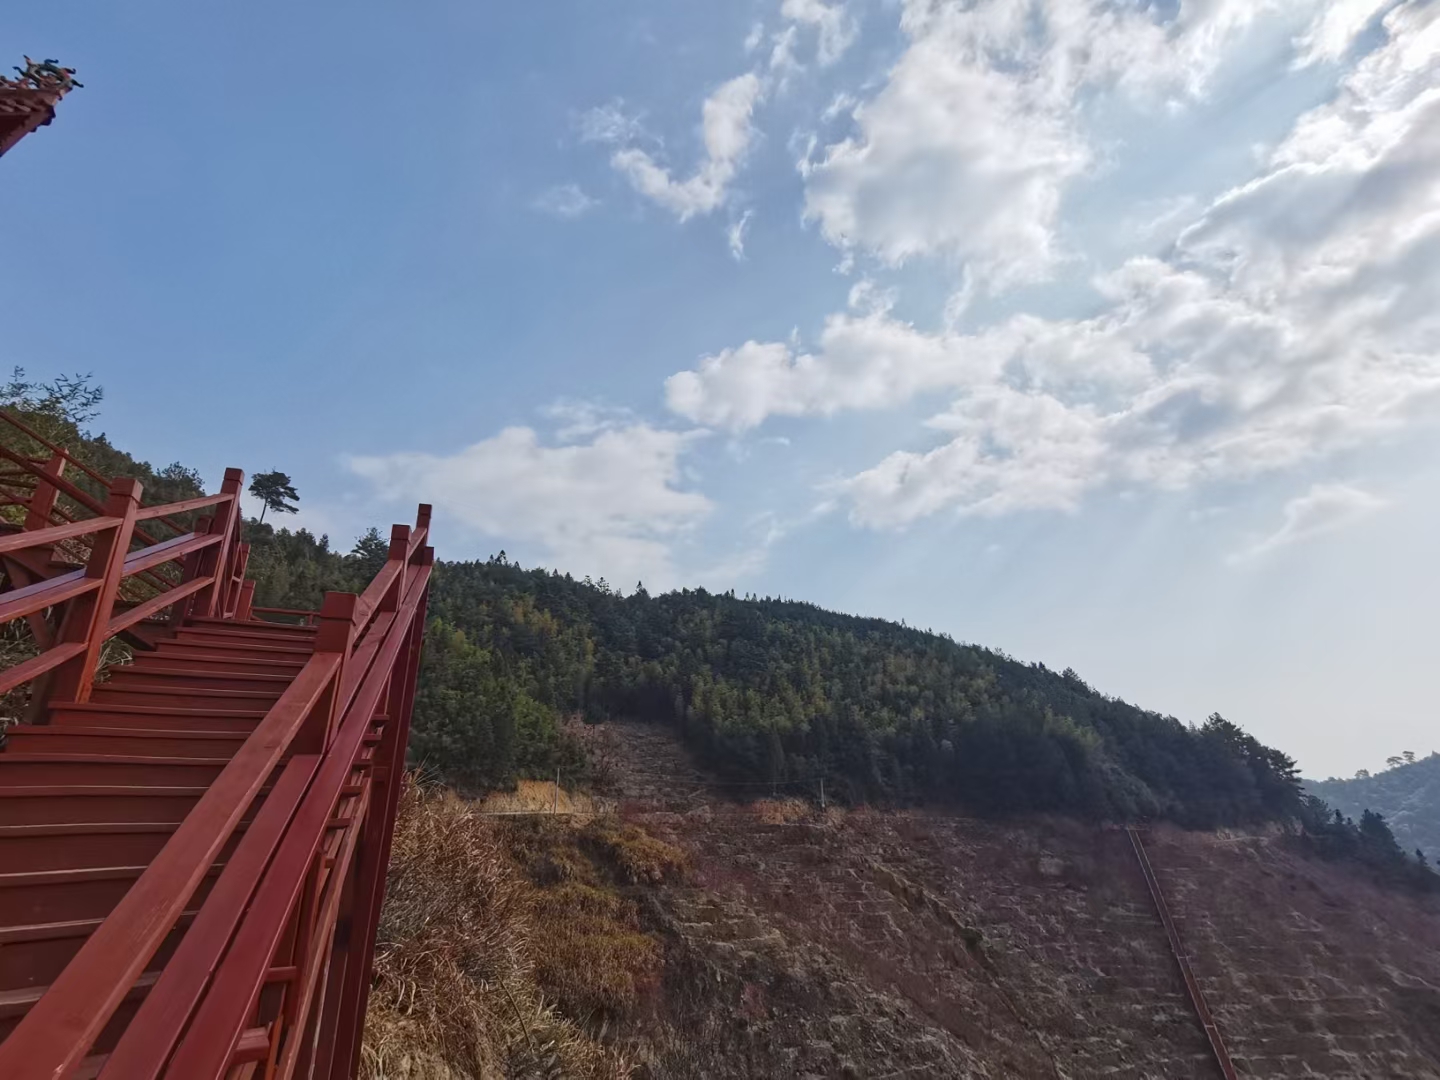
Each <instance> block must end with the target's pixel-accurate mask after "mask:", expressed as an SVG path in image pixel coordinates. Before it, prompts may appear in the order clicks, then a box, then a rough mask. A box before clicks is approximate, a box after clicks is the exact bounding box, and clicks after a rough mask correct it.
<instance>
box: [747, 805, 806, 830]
mask: <svg viewBox="0 0 1440 1080" xmlns="http://www.w3.org/2000/svg"><path fill="white" fill-rule="evenodd" d="M750 813H752V814H754V815H755V817H756V818H757V819H758V820H759V821H761V822H763V823H764V824H766V825H793V824H794V823H795V822H797V821H807V820H809V819H810V818H813V817H814V816H815V808H814V807H812V806H811V805H810V804H809V803H807V802H806V801H805V800H804V799H761V800H759V801H758V802H755V803H752V804H751V805H750Z"/></svg>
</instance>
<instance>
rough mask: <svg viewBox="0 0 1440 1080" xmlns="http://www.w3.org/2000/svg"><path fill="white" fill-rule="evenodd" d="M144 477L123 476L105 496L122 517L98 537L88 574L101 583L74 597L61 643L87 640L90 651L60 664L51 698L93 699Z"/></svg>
mask: <svg viewBox="0 0 1440 1080" xmlns="http://www.w3.org/2000/svg"><path fill="white" fill-rule="evenodd" d="M143 490H144V488H143V487H142V486H141V484H140V481H139V480H129V479H120V480H112V481H111V483H110V497H109V499H107V500H106V502H105V516H106V517H116V518H119V519H120V524H119V525H117V526H116V527H115V528H113V529H107V530H106V531H105V532H103V533H101V534H99V535H98V536H96V537H95V546H94V547H93V548H92V549H91V552H90V562H89V564H88V565H87V566H86V567H85V576H86V577H89V578H99V579H100V582H101V584H100V588H99V589H96V590H93V591H91V592H88V593H85V594H84V595H83V596H77V597H76V598H75V599H74V600H72V601H71V602H70V610H69V612H67V613H66V615H65V622H64V625H62V626H61V628H60V633H59V635H58V639H57V643H58V644H64V643H70V642H77V641H83V642H85V651H84V652H83V653H81V654H80V655H79V656H77V657H75V659H73V660H69V661H67V662H66V663H64V664H61V665H60V666H59V667H58V668H56V669H55V681H54V682H53V683H52V689H51V692H50V698H49V700H50V702H51V703H57V702H72V701H73V702H83V701H89V700H90V689H91V687H92V686H93V685H94V681H95V668H96V667H97V666H98V664H99V663H100V650H101V648H102V647H103V646H104V644H105V629H106V627H107V626H108V625H109V623H110V615H111V613H112V612H113V611H114V609H115V598H116V597H117V596H118V595H119V593H120V582H121V580H122V578H123V577H124V572H125V556H126V554H127V553H128V552H129V551H130V537H131V535H132V534H133V533H134V531H135V513H136V511H138V510H139V509H140V493H141V492H142V491H143Z"/></svg>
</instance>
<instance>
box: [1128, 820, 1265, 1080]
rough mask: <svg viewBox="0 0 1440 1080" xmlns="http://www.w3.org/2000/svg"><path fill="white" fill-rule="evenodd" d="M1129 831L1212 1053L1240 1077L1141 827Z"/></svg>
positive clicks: (1232, 1079)
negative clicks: (1207, 1000) (1161, 886)
mask: <svg viewBox="0 0 1440 1080" xmlns="http://www.w3.org/2000/svg"><path fill="white" fill-rule="evenodd" d="M1125 831H1126V832H1127V833H1129V834H1130V846H1131V847H1133V848H1134V849H1135V859H1136V861H1137V862H1139V864H1140V872H1141V873H1142V874H1144V875H1145V884H1146V886H1147V887H1148V888H1149V889H1150V899H1151V901H1152V902H1153V903H1154V904H1155V911H1156V913H1157V914H1158V915H1159V916H1160V923H1161V925H1162V926H1164V927H1165V937H1166V939H1167V940H1168V941H1169V942H1170V955H1172V956H1173V957H1175V963H1176V965H1177V966H1178V967H1179V968H1180V977H1181V978H1182V979H1184V980H1185V993H1186V994H1188V995H1189V996H1190V1004H1191V1006H1192V1007H1193V1008H1194V1009H1195V1016H1196V1018H1197V1019H1199V1021H1200V1026H1201V1027H1202V1028H1203V1029H1204V1030H1205V1038H1206V1039H1208V1040H1209V1042H1210V1052H1211V1054H1212V1055H1213V1056H1214V1058H1215V1064H1216V1065H1218V1066H1219V1067H1220V1074H1221V1075H1222V1076H1224V1077H1225V1080H1238V1077H1237V1074H1236V1072H1235V1065H1234V1063H1233V1062H1232V1061H1231V1060H1230V1051H1229V1050H1227V1049H1226V1048H1225V1040H1224V1038H1222V1037H1221V1035H1220V1028H1219V1026H1218V1025H1217V1024H1216V1023H1215V1017H1213V1016H1212V1015H1211V1014H1210V1006H1209V1005H1207V1004H1206V1003H1205V994H1204V993H1203V992H1202V991H1201V989H1200V984H1199V982H1197V981H1196V979H1195V973H1194V972H1193V971H1191V970H1190V956H1189V954H1188V953H1186V951H1185V946H1184V944H1183V943H1182V942H1181V940H1180V931H1179V930H1178V929H1177V928H1176V926H1175V920H1174V919H1172V918H1171V917H1170V907H1169V905H1168V904H1166V903H1165V893H1164V892H1163V891H1161V889H1160V880H1159V879H1158V878H1157V877H1156V876H1155V868H1154V867H1152V866H1151V865H1150V856H1149V855H1148V854H1146V852H1145V845H1144V843H1143V842H1142V841H1141V840H1140V830H1138V829H1136V828H1135V827H1134V826H1133V825H1132V826H1127V828H1126V830H1125Z"/></svg>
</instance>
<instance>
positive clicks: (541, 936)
mask: <svg viewBox="0 0 1440 1080" xmlns="http://www.w3.org/2000/svg"><path fill="white" fill-rule="evenodd" d="M502 829H503V827H500V826H497V825H495V824H494V822H493V820H487V819H485V818H483V817H480V816H479V815H477V814H475V813H474V812H472V810H471V809H470V807H469V806H468V805H467V804H466V803H464V802H463V801H462V800H460V799H459V798H458V797H456V796H455V795H453V794H451V793H448V792H431V793H427V792H424V791H421V790H420V788H419V787H417V786H416V785H415V783H414V782H413V781H409V782H407V784H406V788H405V791H404V793H403V795H402V803H401V812H400V818H399V821H398V822H397V824H396V830H395V840H394V848H393V854H392V856H391V864H390V877H389V885H388V891H387V895H386V901H385V909H384V913H383V915H382V917H381V922H380V933H379V943H378V945H377V948H376V954H375V983H374V986H373V989H372V991H371V995H370V1011H369V1015H368V1017H367V1020H366V1026H365V1045H364V1062H363V1069H362V1076H365V1077H370V1078H374V1080H381V1078H383V1080H492V1078H495V1080H499V1078H501V1077H506V1078H509V1077H516V1078H520V1077H525V1078H528V1077H547V1078H548V1077H567V1078H568V1077H583V1078H595V1080H601V1078H607V1080H608V1078H612V1077H616V1078H618V1077H623V1076H627V1075H629V1072H630V1069H629V1068H628V1066H627V1065H626V1063H625V1062H624V1060H623V1059H622V1058H621V1057H620V1056H619V1055H617V1054H616V1053H615V1052H613V1051H612V1050H609V1049H607V1048H606V1047H604V1046H602V1045H600V1043H599V1042H597V1041H596V1040H595V1039H594V1038H592V1037H591V1036H590V1035H589V1034H587V1032H586V1031H585V1030H584V1029H583V1028H582V1026H581V1025H579V1024H577V1023H575V1022H574V1021H573V1020H571V1019H569V1018H567V1017H566V1016H565V1015H563V1014H562V1013H561V1012H560V1011H559V1010H558V1009H557V1008H556V1006H555V1004H553V1001H554V998H553V997H549V996H547V993H546V991H545V989H542V986H543V984H544V983H546V982H547V981H549V979H550V978H553V974H550V973H553V970H554V968H555V964H554V958H555V956H556V955H557V953H556V946H557V939H556V931H557V927H558V926H565V927H567V928H568V929H569V931H570V937H569V940H571V941H572V942H573V941H580V942H584V941H585V939H586V938H587V936H588V932H589V931H590V930H592V929H594V926H595V924H594V923H593V922H591V923H589V924H587V926H586V927H583V928H582V927H578V926H576V924H575V923H574V922H573V921H571V920H569V919H567V918H566V917H565V916H566V914H567V913H568V908H567V906H566V904H564V903H563V902H559V901H557V900H552V899H550V898H548V897H546V896H544V893H545V891H546V890H543V889H538V890H537V888H536V887H535V886H534V885H533V884H532V883H531V881H530V880H529V879H528V878H527V876H526V875H525V874H524V872H523V871H522V870H521V868H520V866H519V865H518V864H517V862H516V860H515V858H514V856H513V854H512V851H511V849H510V847H509V846H508V845H507V844H506V842H505V838H504V837H503V836H502V835H501V833H502ZM537 893H539V894H540V895H539V896H538V897H537ZM611 910H612V911H613V909H611ZM602 922H603V920H602ZM537 941H543V942H544V943H545V947H544V949H543V950H537V948H536V942H537ZM537 951H540V952H541V953H542V955H543V957H544V958H545V960H546V966H545V968H544V970H537V966H536V954H537ZM602 952H603V950H597V949H592V950H591V957H592V959H593V957H594V956H595V955H596V954H598V953H602ZM569 958H570V959H572V960H573V959H578V950H577V951H576V952H572V953H571V954H570V956H569ZM628 960H633V956H631V955H628V954H622V955H620V956H618V957H617V958H616V962H617V963H623V962H626V961H628ZM566 966H567V968H568V967H569V965H568V964H567V965H566ZM566 978H567V979H568V980H569V981H570V983H573V984H575V985H574V988H573V992H574V995H575V997H576V998H577V999H584V998H585V997H586V996H587V995H589V996H591V997H595V996H599V995H601V994H603V992H604V991H603V990H599V989H596V988H595V987H594V986H593V985H592V983H591V980H592V979H593V980H595V981H596V982H599V983H604V980H606V979H610V980H611V982H612V983H613V981H614V976H613V972H611V970H610V968H609V966H607V965H601V966H600V967H599V969H598V970H596V969H595V968H593V967H591V966H576V967H575V968H574V970H573V971H567V973H566ZM607 985H608V984H607Z"/></svg>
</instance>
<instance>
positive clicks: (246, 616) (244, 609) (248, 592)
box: [235, 581, 255, 622]
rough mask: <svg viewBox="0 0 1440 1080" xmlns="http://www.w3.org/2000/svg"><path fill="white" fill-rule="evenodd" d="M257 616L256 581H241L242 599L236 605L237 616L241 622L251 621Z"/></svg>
mask: <svg viewBox="0 0 1440 1080" xmlns="http://www.w3.org/2000/svg"><path fill="white" fill-rule="evenodd" d="M254 617H255V582H253V581H244V582H241V583H240V600H239V602H238V603H237V604H236V605H235V618H236V619H237V620H238V621H240V622H249V621H250V620H251V619H253V618H254Z"/></svg>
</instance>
